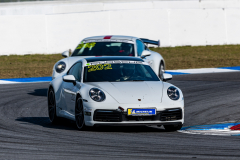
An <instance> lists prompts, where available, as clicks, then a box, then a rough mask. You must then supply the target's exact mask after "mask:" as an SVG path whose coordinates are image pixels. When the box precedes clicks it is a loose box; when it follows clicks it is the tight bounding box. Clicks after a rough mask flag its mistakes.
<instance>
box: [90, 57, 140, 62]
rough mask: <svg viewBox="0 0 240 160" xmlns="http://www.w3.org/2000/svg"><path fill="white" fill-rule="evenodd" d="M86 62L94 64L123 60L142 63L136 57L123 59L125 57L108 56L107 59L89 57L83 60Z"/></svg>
mask: <svg viewBox="0 0 240 160" xmlns="http://www.w3.org/2000/svg"><path fill="white" fill-rule="evenodd" d="M85 60H86V61H87V63H88V62H96V61H114V60H125V61H142V62H143V60H142V59H141V58H137V57H125V56H109V57H89V58H85Z"/></svg>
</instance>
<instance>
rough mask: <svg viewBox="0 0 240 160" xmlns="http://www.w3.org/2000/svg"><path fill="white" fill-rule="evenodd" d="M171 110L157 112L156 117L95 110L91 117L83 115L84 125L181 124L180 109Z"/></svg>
mask: <svg viewBox="0 0 240 160" xmlns="http://www.w3.org/2000/svg"><path fill="white" fill-rule="evenodd" d="M172 110H173V109H171V110H170V109H169V110H168V109H167V110H164V111H157V113H156V115H152V116H128V115H127V113H126V112H120V111H117V110H103V109H97V110H95V111H94V114H93V115H91V116H89V115H87V113H85V123H86V125H88V126H136V125H138V126H139V125H179V124H183V111H182V109H181V108H176V109H174V111H172ZM90 117H91V118H90ZM89 118H90V119H91V120H90V119H89ZM89 120H90V121H89Z"/></svg>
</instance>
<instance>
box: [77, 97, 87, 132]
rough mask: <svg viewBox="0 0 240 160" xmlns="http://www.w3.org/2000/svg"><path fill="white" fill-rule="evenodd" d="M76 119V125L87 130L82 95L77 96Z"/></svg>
mask: <svg viewBox="0 0 240 160" xmlns="http://www.w3.org/2000/svg"><path fill="white" fill-rule="evenodd" d="M75 120H76V126H77V128H78V129H79V130H85V129H86V128H87V127H86V125H85V122H84V111H83V102H82V99H81V98H80V97H78V98H77V103H76V107H75Z"/></svg>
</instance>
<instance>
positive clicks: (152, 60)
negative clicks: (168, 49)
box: [52, 35, 165, 79]
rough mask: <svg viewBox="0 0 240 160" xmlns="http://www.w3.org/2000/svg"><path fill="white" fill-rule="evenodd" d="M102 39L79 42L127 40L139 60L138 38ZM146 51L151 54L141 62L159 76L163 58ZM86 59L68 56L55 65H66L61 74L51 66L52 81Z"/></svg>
mask: <svg viewBox="0 0 240 160" xmlns="http://www.w3.org/2000/svg"><path fill="white" fill-rule="evenodd" d="M104 37H105V36H94V37H88V38H85V39H83V40H82V41H81V42H83V41H86V40H92V41H94V40H96V41H99V40H101V41H102V40H104V41H105V42H108V41H111V40H129V41H130V42H131V43H133V44H134V50H135V57H139V58H141V57H140V56H138V54H137V45H136V40H137V39H139V38H137V37H131V36H115V35H114V36H111V37H112V38H111V39H104ZM81 42H80V43H81ZM148 51H150V52H151V55H150V56H147V57H145V58H143V60H144V61H146V62H147V63H148V64H149V65H150V66H151V67H152V69H153V70H154V72H155V73H156V74H157V75H158V74H159V66H160V63H161V62H162V63H163V65H164V66H165V61H164V59H163V57H162V56H161V54H159V53H157V52H154V51H151V50H148ZM88 57H92V56H74V57H72V56H70V57H67V58H64V59H61V60H60V61H58V62H57V63H56V64H55V65H57V64H58V63H59V62H61V61H62V62H65V63H66V69H65V70H64V71H63V72H62V73H57V72H56V71H55V65H54V66H53V73H52V79H54V78H56V77H58V76H62V75H64V74H65V73H66V72H67V71H68V69H69V67H70V66H72V65H73V64H74V63H76V62H77V61H79V60H80V59H84V58H88Z"/></svg>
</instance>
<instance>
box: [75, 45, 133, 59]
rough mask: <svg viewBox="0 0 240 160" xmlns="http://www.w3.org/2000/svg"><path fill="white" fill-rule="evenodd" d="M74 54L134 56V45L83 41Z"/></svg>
mask: <svg viewBox="0 0 240 160" xmlns="http://www.w3.org/2000/svg"><path fill="white" fill-rule="evenodd" d="M72 56H134V45H133V44H131V43H124V42H91V43H81V44H79V45H78V46H77V48H76V49H75V51H74V52H73V54H72Z"/></svg>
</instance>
